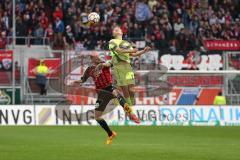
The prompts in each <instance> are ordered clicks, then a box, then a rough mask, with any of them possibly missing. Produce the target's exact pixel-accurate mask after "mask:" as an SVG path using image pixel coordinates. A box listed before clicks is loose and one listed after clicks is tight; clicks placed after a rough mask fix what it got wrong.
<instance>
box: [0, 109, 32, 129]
mask: <svg viewBox="0 0 240 160" xmlns="http://www.w3.org/2000/svg"><path fill="white" fill-rule="evenodd" d="M34 124H35V117H34V106H31V105H29V106H28V105H15V106H13V105H1V106H0V125H34Z"/></svg>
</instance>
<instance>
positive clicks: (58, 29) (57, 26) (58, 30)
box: [54, 17, 64, 47]
mask: <svg viewBox="0 0 240 160" xmlns="http://www.w3.org/2000/svg"><path fill="white" fill-rule="evenodd" d="M63 32H64V24H63V22H62V21H61V19H60V18H59V17H56V20H55V23H54V45H55V46H56V47H59V46H62V44H63V41H62V36H63Z"/></svg>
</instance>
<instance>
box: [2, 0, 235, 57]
mask: <svg viewBox="0 0 240 160" xmlns="http://www.w3.org/2000/svg"><path fill="white" fill-rule="evenodd" d="M206 2H207V5H203V4H202V2H201V3H200V0H16V3H17V4H16V26H17V28H16V36H18V37H35V38H34V39H33V40H31V43H34V44H42V43H43V41H42V39H41V38H42V37H47V38H49V40H50V42H51V45H52V46H53V47H55V48H59V47H60V48H61V47H66V48H69V49H72V48H74V47H78V48H80V49H106V47H107V42H108V40H109V39H110V38H111V28H112V27H114V26H116V25H120V26H121V28H122V30H123V33H124V34H125V38H127V39H129V40H131V41H138V40H145V41H146V42H147V43H148V44H150V45H151V46H152V47H155V48H157V49H161V51H164V52H167V51H168V52H173V53H182V54H184V53H185V52H186V51H189V50H192V49H194V48H198V47H199V46H201V44H202V40H204V39H225V40H228V39H238V40H239V39H240V21H239V19H240V12H239V10H240V2H239V0H206ZM92 11H95V12H97V13H99V14H100V16H101V22H100V23H99V24H98V25H95V26H89V25H88V23H87V15H88V13H90V12H92ZM0 21H1V25H0V33H1V34H0V48H2V47H3V46H4V44H5V43H6V37H7V36H11V35H12V0H0ZM24 42H25V41H23V40H18V41H17V43H19V44H21V43H24Z"/></svg>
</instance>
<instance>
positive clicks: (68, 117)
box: [35, 105, 240, 126]
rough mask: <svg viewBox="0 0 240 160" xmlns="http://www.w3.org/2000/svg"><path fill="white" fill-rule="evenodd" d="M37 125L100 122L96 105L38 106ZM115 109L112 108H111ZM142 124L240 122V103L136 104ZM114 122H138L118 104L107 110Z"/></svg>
mask: <svg viewBox="0 0 240 160" xmlns="http://www.w3.org/2000/svg"><path fill="white" fill-rule="evenodd" d="M35 107H36V124H37V125H97V123H96V121H95V120H94V118H93V117H94V111H93V110H94V106H91V105H88V106H69V107H61V106H59V107H56V106H47V105H46V106H35ZM108 109H111V108H108ZM134 112H135V113H136V114H137V116H138V117H139V118H140V119H141V121H142V122H141V124H140V125H156V126H162V125H173V126H175V125H177V126H189V125H190V126H191V125H193V126H199V125H203V126H239V125H240V106H184V105H183V106H176V105H175V106H156V105H150V106H135V107H134ZM104 118H105V119H106V120H107V122H108V123H109V124H110V125H136V124H135V123H134V122H132V121H130V120H129V118H128V117H127V116H126V115H125V113H124V111H123V109H122V107H120V106H118V107H116V108H115V109H114V110H112V111H111V112H108V111H107V112H106V114H105V115H104Z"/></svg>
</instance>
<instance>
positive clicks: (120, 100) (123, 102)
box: [117, 94, 127, 108]
mask: <svg viewBox="0 0 240 160" xmlns="http://www.w3.org/2000/svg"><path fill="white" fill-rule="evenodd" d="M117 99H118V102H119V104H120V105H121V106H122V107H123V108H124V105H125V104H126V103H127V102H126V100H125V99H124V98H123V96H122V95H121V94H119V95H118V96H117Z"/></svg>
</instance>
